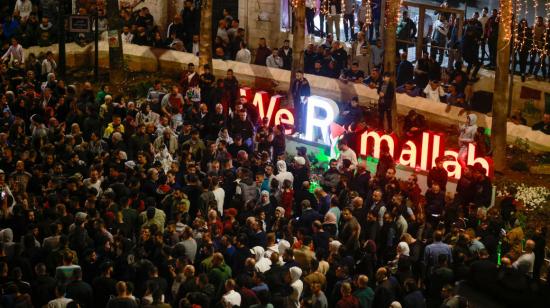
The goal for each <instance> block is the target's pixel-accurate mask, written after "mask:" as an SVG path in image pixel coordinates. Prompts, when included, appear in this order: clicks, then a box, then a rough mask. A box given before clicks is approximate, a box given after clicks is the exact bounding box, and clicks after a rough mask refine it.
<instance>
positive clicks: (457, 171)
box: [443, 151, 462, 180]
mask: <svg viewBox="0 0 550 308" xmlns="http://www.w3.org/2000/svg"><path fill="white" fill-rule="evenodd" d="M445 156H452V157H453V158H454V161H444V162H443V168H444V169H445V170H447V176H448V177H454V178H455V179H457V180H458V179H460V176H461V175H462V167H461V166H460V164H459V163H458V152H457V151H445Z"/></svg>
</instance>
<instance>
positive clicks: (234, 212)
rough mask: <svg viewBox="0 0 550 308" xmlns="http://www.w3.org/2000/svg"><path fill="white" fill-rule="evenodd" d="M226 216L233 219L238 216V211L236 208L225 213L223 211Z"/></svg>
mask: <svg viewBox="0 0 550 308" xmlns="http://www.w3.org/2000/svg"><path fill="white" fill-rule="evenodd" d="M223 213H224V215H226V216H231V217H235V216H237V209H235V208H229V209H227V210H225V211H223Z"/></svg>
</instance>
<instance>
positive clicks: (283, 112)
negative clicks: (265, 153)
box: [268, 109, 294, 135]
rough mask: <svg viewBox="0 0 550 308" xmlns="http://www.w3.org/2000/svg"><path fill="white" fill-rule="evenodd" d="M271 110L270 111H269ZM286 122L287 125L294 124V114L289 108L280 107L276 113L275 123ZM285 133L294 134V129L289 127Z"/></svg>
mask: <svg viewBox="0 0 550 308" xmlns="http://www.w3.org/2000/svg"><path fill="white" fill-rule="evenodd" d="M268 112H269V111H268ZM279 124H284V125H285V126H286V127H288V126H294V115H293V114H292V112H290V110H288V109H279V111H277V113H276V114H275V125H279ZM283 133H284V134H285V135H290V134H292V129H290V128H287V129H285V131H284V132H283Z"/></svg>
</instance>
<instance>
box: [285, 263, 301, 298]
mask: <svg viewBox="0 0 550 308" xmlns="http://www.w3.org/2000/svg"><path fill="white" fill-rule="evenodd" d="M288 272H289V278H290V287H291V288H292V293H291V294H290V296H289V297H288V305H287V307H295V308H299V307H300V297H301V295H302V291H303V290H304V283H303V282H302V281H301V280H300V277H301V276H302V270H301V269H300V268H299V267H297V266H293V267H291V268H290V269H289V270H288Z"/></svg>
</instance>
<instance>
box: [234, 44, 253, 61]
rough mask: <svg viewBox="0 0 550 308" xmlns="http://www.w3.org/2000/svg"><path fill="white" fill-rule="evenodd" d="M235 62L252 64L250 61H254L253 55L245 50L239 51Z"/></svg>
mask: <svg viewBox="0 0 550 308" xmlns="http://www.w3.org/2000/svg"><path fill="white" fill-rule="evenodd" d="M235 61H237V62H242V63H247V64H250V61H252V55H251V54H250V50H248V49H246V48H244V49H241V50H239V51H237V56H236V57H235Z"/></svg>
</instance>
